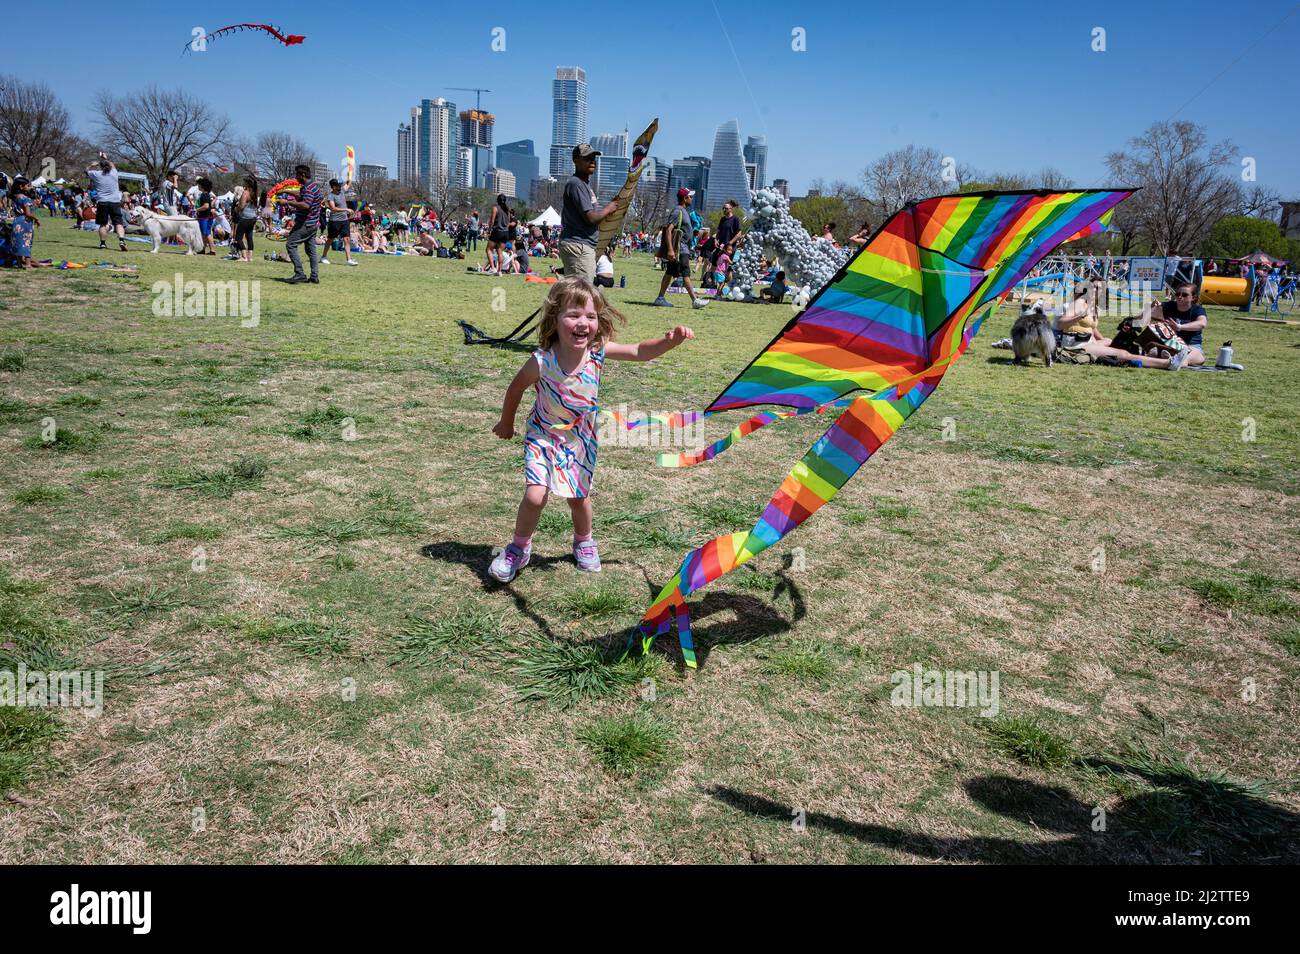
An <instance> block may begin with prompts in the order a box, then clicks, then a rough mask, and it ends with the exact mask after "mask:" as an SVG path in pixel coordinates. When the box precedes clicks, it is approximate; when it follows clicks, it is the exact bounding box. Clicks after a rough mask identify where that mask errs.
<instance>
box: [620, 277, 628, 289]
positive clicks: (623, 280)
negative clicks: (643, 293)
mask: <svg viewBox="0 0 1300 954" xmlns="http://www.w3.org/2000/svg"><path fill="white" fill-rule="evenodd" d="M618 287H619V288H626V287H627V276H626V275H620V276H618Z"/></svg>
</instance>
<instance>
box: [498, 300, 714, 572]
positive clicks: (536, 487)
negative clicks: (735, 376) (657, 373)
mask: <svg viewBox="0 0 1300 954" xmlns="http://www.w3.org/2000/svg"><path fill="white" fill-rule="evenodd" d="M624 321H625V319H624V318H623V316H622V315H621V314H619V313H618V312H617V311H615V310H614V308H613V307H611V306H610V304H609V303H608V302H607V301H605V299H604V297H603V296H602V295H601V294H600V292H599V291H598V290H597V289H596V288H595V287H594V286H593V285H592V284H591V283H590V282H588V281H587V280H586V279H585V278H582V277H580V276H577V275H571V276H568V277H565V278H562V279H560V280H559V281H558V282H556V283H555V284H554V285H553V286H551V292H550V294H549V295H547V296H546V303H545V304H544V305H543V306H542V321H541V325H540V326H539V327H538V331H537V338H538V341H539V343H540V344H541V347H540V348H538V350H536V351H534V352H533V354H532V357H530V358H529V359H528V360H527V361H526V362H524V366H523V367H522V368H520V369H519V373H518V374H516V375H515V379H514V380H513V381H511V382H510V386H509V388H507V389H506V398H505V403H504V404H503V406H502V408H501V420H499V421H497V423H496V426H494V427H493V428H492V432H493V433H494V434H496V436H497V437H500V438H501V439H502V440H509V439H510V438H512V437H514V436H515V414H516V412H517V411H518V409H519V402H520V401H521V400H522V399H523V396H524V392H525V391H526V390H527V389H528V388H530V387H531V388H533V389H534V391H535V392H536V399H535V402H534V404H533V410H532V413H530V414H529V415H528V426H527V429H526V430H525V432H524V485H525V486H524V499H523V501H522V502H521V503H520V504H519V513H518V515H517V516H516V518H515V535H514V539H513V540H511V542H510V543H509V544H508V545H507V546H506V548H505V549H504V550H502V551H501V553H500V554H499V555H498V556H497V557H496V559H495V560H493V561H492V565H491V566H490V567H489V568H488V573H489V574H490V575H491V576H492V578H493V579H495V580H499V581H500V582H502V583H509V582H510V581H511V580H513V579H514V578H515V576H516V575H517V574H518V573H519V571H520V570H522V569H523V568H524V567H525V566H527V565H528V561H529V560H530V559H531V558H532V539H533V531H534V530H536V529H537V521H538V520H539V519H540V518H541V515H542V508H543V507H544V506H546V501H547V498H548V497H549V496H550V495H551V494H552V493H554V494H555V495H556V496H557V497H563V498H564V499H565V500H567V501H568V502H569V512H570V514H572V516H573V558H574V560H575V561H577V564H578V569H580V570H585V571H587V572H589V573H597V572H599V571H600V553H599V551H598V550H597V548H596V541H595V540H594V539H592V536H591V498H590V496H589V494H590V493H591V481H592V476H593V475H594V473H595V471H596V443H597V442H596V415H597V413H598V411H599V407H600V405H599V402H598V400H597V398H598V396H599V393H598V392H599V390H600V373H601V369H602V367H603V366H604V363H605V359H606V358H613V359H615V360H617V361H653V360H654V359H655V358H658V357H659V356H660V355H663V354H665V353H667V352H669V351H671V350H672V349H673V348H676V347H677V346H678V345H679V344H681V343H682V342H683V341H686V340H688V339H690V338H694V337H695V332H693V331H692V330H691V329H690V328H687V327H685V326H683V325H678V326H677V327H675V328H673V329H672V330H671V331H669V332H666V333H665V334H664V335H662V336H661V337H658V338H650V339H648V340H646V341H642V342H639V343H638V344H634V345H627V344H617V343H616V342H614V340H613V338H614V324H615V322H617V323H619V324H623V323H624Z"/></svg>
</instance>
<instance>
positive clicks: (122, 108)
mask: <svg viewBox="0 0 1300 954" xmlns="http://www.w3.org/2000/svg"><path fill="white" fill-rule="evenodd" d="M95 109H96V111H97V112H98V113H99V126H100V131H101V136H102V137H103V148H104V150H105V151H106V152H110V153H115V154H117V155H119V156H122V157H124V158H125V159H127V160H129V161H131V162H133V163H135V164H136V165H137V166H139V167H140V169H141V170H143V171H144V172H145V173H146V174H147V175H148V176H149V179H150V181H152V182H161V181H162V177H163V176H164V175H166V174H167V171H168V170H169V169H174V168H176V167H177V166H181V165H185V164H186V163H191V162H209V161H210V160H211V159H212V158H213V157H214V156H215V155H216V154H217V152H218V151H219V150H220V149H221V147H222V146H223V145H224V144H225V142H226V139H227V138H228V137H229V135H230V131H231V129H230V120H229V119H227V118H226V117H225V116H222V115H220V114H217V113H214V112H213V111H212V109H211V108H210V107H209V106H208V104H207V103H205V102H203V101H202V100H200V99H196V98H195V97H193V96H190V95H189V94H188V93H185V92H182V91H180V90H177V91H173V92H168V91H164V90H160V89H159V88H158V87H156V86H150V87H147V88H146V89H144V90H143V91H142V92H139V93H135V94H134V95H131V96H122V97H118V96H113V95H112V94H111V93H108V92H100V93H99V94H98V95H96V97H95Z"/></svg>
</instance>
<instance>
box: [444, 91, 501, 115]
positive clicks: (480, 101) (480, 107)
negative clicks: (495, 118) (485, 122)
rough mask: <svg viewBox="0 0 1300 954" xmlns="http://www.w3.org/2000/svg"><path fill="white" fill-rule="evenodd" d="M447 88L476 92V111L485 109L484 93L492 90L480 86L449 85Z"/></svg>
mask: <svg viewBox="0 0 1300 954" xmlns="http://www.w3.org/2000/svg"><path fill="white" fill-rule="evenodd" d="M447 89H458V90H460V91H461V92H463V93H473V94H475V95H474V109H475V111H476V112H482V110H483V94H484V93H490V92H492V90H490V89H481V88H480V87H478V86H448V87H447Z"/></svg>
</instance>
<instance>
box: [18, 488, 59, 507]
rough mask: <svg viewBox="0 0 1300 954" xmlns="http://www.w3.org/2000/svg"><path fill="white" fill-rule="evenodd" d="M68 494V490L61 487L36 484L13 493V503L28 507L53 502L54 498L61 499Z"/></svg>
mask: <svg viewBox="0 0 1300 954" xmlns="http://www.w3.org/2000/svg"><path fill="white" fill-rule="evenodd" d="M67 496H68V491H67V489H66V488H63V487H51V486H49V485H48V484H37V485H36V486H34V487H28V488H27V489H26V490H20V491H18V493H16V494H14V503H16V504H22V505H23V506H25V507H30V506H32V505H34V504H43V503H53V502H54V501H56V500H62V499H64V498H65V497H67Z"/></svg>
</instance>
